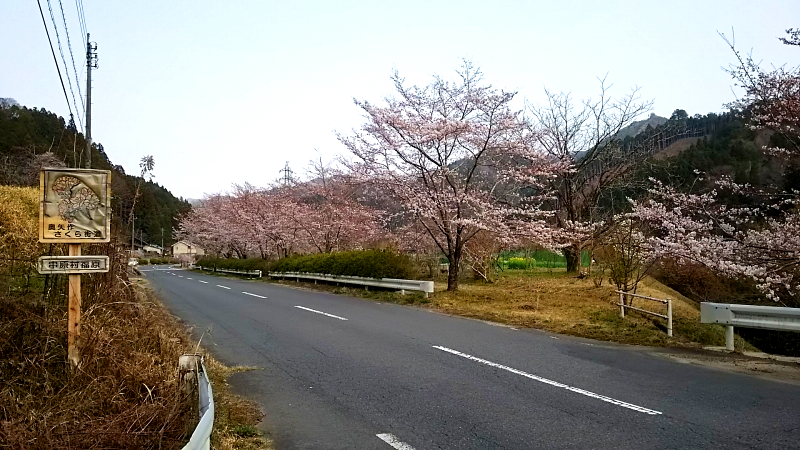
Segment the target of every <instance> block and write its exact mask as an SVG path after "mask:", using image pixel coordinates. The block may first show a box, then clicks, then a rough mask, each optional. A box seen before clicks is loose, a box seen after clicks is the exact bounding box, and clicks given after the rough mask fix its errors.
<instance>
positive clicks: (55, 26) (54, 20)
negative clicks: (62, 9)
mask: <svg viewBox="0 0 800 450" xmlns="http://www.w3.org/2000/svg"><path fill="white" fill-rule="evenodd" d="M37 1H38V0H37ZM47 8H48V9H49V10H50V20H52V21H53V31H55V33H56V42H58V52H59V53H60V54H61V60H62V61H63V62H64V73H66V74H67V82H68V84H69V92H70V93H71V94H72V103H73V104H74V105H75V112H76V113H79V112H80V111H78V102H77V100H75V92H74V91H73V90H72V79H70V77H69V69H67V58H65V57H64V50H63V49H62V48H61V37H59V35H58V26H57V25H56V17H55V15H53V7H52V5H51V4H50V0H47ZM56 64H58V63H56ZM75 82H76V83H77V82H78V80H75ZM67 102H69V99H67ZM71 113H72V110H71V109H70V114H71ZM78 122H80V124H81V128H83V120H81V115H80V114H78Z"/></svg>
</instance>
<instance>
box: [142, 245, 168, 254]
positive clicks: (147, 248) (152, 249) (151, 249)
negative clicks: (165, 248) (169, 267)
mask: <svg viewBox="0 0 800 450" xmlns="http://www.w3.org/2000/svg"><path fill="white" fill-rule="evenodd" d="M142 249H143V250H144V252H145V253H157V254H159V255H163V252H162V251H161V247H159V246H158V245H153V244H145V246H144V247H143V248H142Z"/></svg>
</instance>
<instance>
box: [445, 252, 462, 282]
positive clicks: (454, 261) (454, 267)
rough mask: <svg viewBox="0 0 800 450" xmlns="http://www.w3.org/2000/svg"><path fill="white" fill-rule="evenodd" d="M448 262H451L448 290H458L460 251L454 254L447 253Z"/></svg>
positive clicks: (448, 274)
mask: <svg viewBox="0 0 800 450" xmlns="http://www.w3.org/2000/svg"><path fill="white" fill-rule="evenodd" d="M447 262H449V263H450V266H449V267H448V270H447V290H448V291H457V290H458V266H459V264H460V262H461V254H460V252H456V253H455V254H452V255H447Z"/></svg>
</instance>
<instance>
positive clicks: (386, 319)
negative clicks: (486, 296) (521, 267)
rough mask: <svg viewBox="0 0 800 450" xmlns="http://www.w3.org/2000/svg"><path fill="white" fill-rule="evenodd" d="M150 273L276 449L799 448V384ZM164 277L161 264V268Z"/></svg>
mask: <svg viewBox="0 0 800 450" xmlns="http://www.w3.org/2000/svg"><path fill="white" fill-rule="evenodd" d="M143 269H144V270H150V271H147V272H145V276H146V277H147V278H148V279H149V280H150V282H151V284H152V286H153V287H154V288H155V290H156V292H157V293H158V294H159V295H160V297H161V299H162V300H163V301H164V303H165V304H166V305H167V307H168V308H169V309H170V310H171V311H172V312H173V313H174V314H176V315H177V316H179V317H180V318H181V319H182V320H184V321H185V322H186V323H188V324H190V325H192V326H194V327H195V329H194V333H195V337H199V335H200V334H201V333H203V332H204V331H206V330H210V332H206V334H205V336H204V337H203V346H204V347H205V348H207V349H209V350H210V351H211V353H212V354H213V355H214V356H215V357H216V358H218V359H219V360H221V361H223V362H224V363H226V364H233V365H245V366H256V367H259V368H260V370H254V371H248V372H243V373H239V374H236V375H234V376H233V377H232V378H231V384H232V386H233V387H234V390H235V391H236V392H238V393H240V394H244V395H246V396H248V397H250V398H253V399H254V400H256V401H258V402H259V404H260V405H261V406H262V408H263V410H264V412H265V413H266V418H265V429H266V430H267V431H269V432H270V434H271V435H272V437H273V439H274V440H275V442H276V445H277V448H279V449H383V450H390V449H391V448H392V447H394V448H396V449H403V450H409V449H416V450H425V449H539V448H636V449H642V448H680V449H686V448H725V449H744V448H758V449H788V448H800V386H797V385H794V384H789V383H781V382H777V381H770V380H766V379H763V378H759V377H754V376H750V375H744V374H737V373H730V372H725V371H721V370H715V369H710V368H705V367H702V366H696V365H688V364H680V363H677V362H674V361H672V360H669V359H666V358H660V357H655V356H652V355H650V354H648V353H647V352H644V351H642V350H641V349H636V348H632V347H627V346H621V345H613V344H605V343H599V342H594V341H588V340H582V339H575V338H566V337H563V336H558V335H554V334H550V333H545V332H541V331H536V330H515V329H513V328H509V327H503V326H497V325H491V324H488V323H485V322H480V321H476V320H470V319H464V318H458V317H451V316H447V315H443V314H438V313H435V312H431V311H428V310H425V309H421V308H414V307H407V306H400V305H394V304H385V303H378V302H374V301H371V300H364V299H357V298H350V297H344V296H338V295H333V294H327V293H320V292H310V291H306V290H301V289H294V288H289V287H283V286H277V285H273V284H268V283H264V282H259V281H246V280H237V279H229V278H222V277H215V276H210V275H203V274H199V273H196V272H190V271H183V270H152V269H153V268H152V267H151V268H143ZM159 269H165V267H163V266H162V267H159Z"/></svg>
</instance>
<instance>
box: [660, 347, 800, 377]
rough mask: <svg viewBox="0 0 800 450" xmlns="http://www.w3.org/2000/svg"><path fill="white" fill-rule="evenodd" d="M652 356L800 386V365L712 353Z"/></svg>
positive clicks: (739, 355) (676, 353) (661, 353)
mask: <svg viewBox="0 0 800 450" xmlns="http://www.w3.org/2000/svg"><path fill="white" fill-rule="evenodd" d="M651 354H653V355H655V356H659V357H663V358H668V359H671V360H673V361H676V362H680V363H684V364H697V365H701V366H705V367H709V368H712V369H719V370H727V371H733V372H738V373H744V374H748V375H754V376H758V377H760V378H765V379H769V380H773V381H781V382H785V383H792V384H797V385H800V363H796V362H783V361H776V360H773V359H769V358H758V357H752V356H747V355H742V354H737V353H730V354H729V353H720V352H712V351H701V352H689V351H684V352H672V351H666V350H665V351H660V352H652V353H651Z"/></svg>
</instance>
